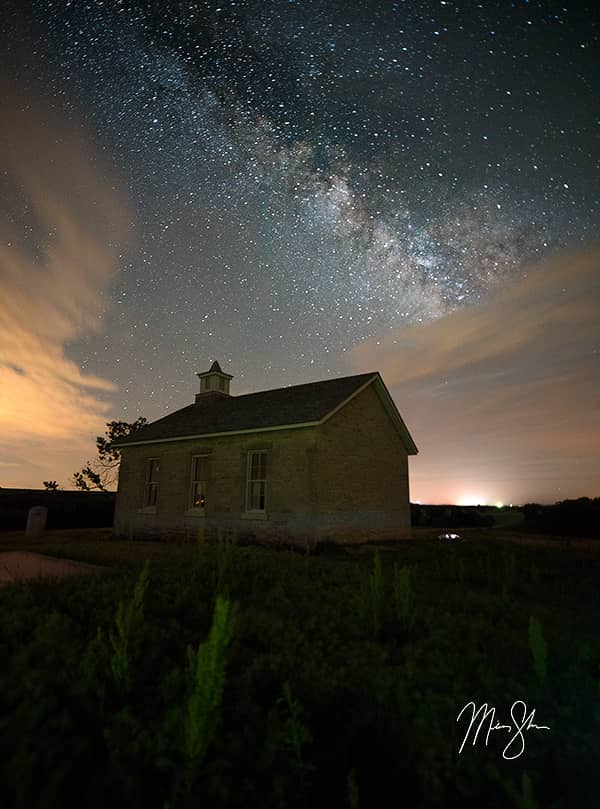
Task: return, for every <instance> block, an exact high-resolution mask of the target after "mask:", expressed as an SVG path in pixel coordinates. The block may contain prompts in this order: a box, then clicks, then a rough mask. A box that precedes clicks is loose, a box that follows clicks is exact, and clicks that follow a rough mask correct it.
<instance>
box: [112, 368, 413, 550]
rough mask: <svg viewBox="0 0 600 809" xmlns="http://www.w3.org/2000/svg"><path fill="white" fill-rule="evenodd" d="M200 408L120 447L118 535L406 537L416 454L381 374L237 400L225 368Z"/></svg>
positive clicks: (204, 388)
mask: <svg viewBox="0 0 600 809" xmlns="http://www.w3.org/2000/svg"><path fill="white" fill-rule="evenodd" d="M197 376H198V377H199V379H200V392H199V393H198V394H197V395H196V398H195V402H194V403H193V404H190V405H188V406H187V407H184V408H182V409H181V410H177V411H175V412H174V413H171V414H170V415H168V416H165V417H164V418H161V419H159V420H158V421H155V422H153V423H152V424H148V425H146V426H144V427H142V428H140V429H139V430H137V431H136V432H135V433H133V434H131V435H130V436H128V437H127V438H125V439H121V440H120V441H119V442H117V443H115V445H114V446H115V447H118V448H119V450H120V451H121V467H120V473H119V488H118V493H117V503H116V510H115V526H114V530H115V534H116V536H119V537H138V538H139V537H144V538H162V539H170V538H181V539H193V540H196V539H207V540H211V539H215V538H216V537H217V536H219V535H223V534H225V535H229V536H230V537H234V538H236V539H237V540H238V541H258V542H274V543H275V542H278V541H280V542H291V543H299V544H302V545H307V546H312V545H314V544H316V543H318V542H323V541H333V542H363V541H369V540H381V539H400V538H405V537H407V536H409V533H410V503H409V493H408V456H409V455H415V454H416V453H417V448H416V446H415V444H414V442H413V440H412V438H411V436H410V434H409V432H408V430H407V428H406V425H405V424H404V421H403V420H402V417H401V416H400V414H399V412H398V410H397V408H396V406H395V404H394V402H393V400H392V398H391V396H390V394H389V393H388V391H387V388H386V387H385V385H384V383H383V380H382V379H381V376H380V375H379V373H377V372H374V373H367V374H359V375H356V376H348V377H343V378H339V379H328V380H325V381H322V382H311V383H308V384H305V385H294V386H292V387H286V388H278V389H276V390H267V391H262V392H259V393H250V394H246V395H243V396H232V395H230V393H229V384H230V381H231V379H232V378H233V377H232V376H231V375H230V374H226V373H224V372H223V371H222V370H221V368H220V366H219V364H218V362H214V363H213V364H212V366H211V368H210V370H208V371H206V372H204V373H199V374H197Z"/></svg>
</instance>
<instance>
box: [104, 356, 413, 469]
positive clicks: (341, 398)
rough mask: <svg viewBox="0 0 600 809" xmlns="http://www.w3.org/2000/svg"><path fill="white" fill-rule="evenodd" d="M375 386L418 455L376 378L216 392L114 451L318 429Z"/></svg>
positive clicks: (373, 375) (150, 426)
mask: <svg viewBox="0 0 600 809" xmlns="http://www.w3.org/2000/svg"><path fill="white" fill-rule="evenodd" d="M373 382H375V383H376V389H377V391H378V393H379V395H380V398H381V399H382V403H383V404H384V407H385V408H386V410H387V411H388V413H389V414H390V416H391V417H392V419H393V421H394V422H395V423H396V426H397V428H398V429H399V431H400V432H401V433H402V435H403V440H404V443H405V445H406V448H407V450H408V452H409V453H410V454H415V453H416V452H417V448H416V447H415V445H414V442H413V440H412V438H411V437H410V434H409V433H408V430H407V429H406V426H405V425H404V422H403V421H402V418H401V416H400V414H399V413H398V411H397V409H396V407H395V405H394V403H393V401H392V399H391V397H390V395H389V393H388V392H387V389H386V387H385V385H384V384H383V381H382V379H381V377H380V376H379V374H378V373H377V372H374V373H369V374H358V375H356V376H346V377H340V378H339V379H327V380H324V381H322V382H309V383H307V384H304V385H293V386H291V387H287V388H276V389H275V390H266V391H260V392H258V393H248V394H245V395H244V396H228V395H226V394H223V393H219V392H216V391H215V392H211V393H205V394H202V395H201V396H199V397H198V399H197V401H196V403H194V404H191V405H188V406H187V407H184V408H182V409H181V410H176V411H175V412H174V413H170V414H169V415H168V416H164V417H163V418H161V419H158V421H154V422H152V424H148V425H146V426H145V427H141V428H140V429H139V430H136V432H135V433H134V434H133V435H131V436H129V437H127V438H123V439H120V440H119V441H116V442H114V444H113V446H114V447H124V446H127V445H134V444H146V443H155V442H162V441H174V440H179V439H182V438H200V437H206V436H213V435H222V434H224V433H233V434H235V433H250V432H265V431H267V430H278V429H290V428H294V427H309V426H316V425H317V424H320V423H322V422H323V421H325V420H326V419H327V418H328V417H329V416H331V415H333V413H334V412H335V411H337V410H339V409H340V408H341V407H342V406H343V405H344V404H346V402H347V401H349V400H350V399H351V398H353V397H354V396H355V395H356V394H357V393H359V392H360V391H361V390H362V389H363V388H365V387H367V385H369V384H371V383H373Z"/></svg>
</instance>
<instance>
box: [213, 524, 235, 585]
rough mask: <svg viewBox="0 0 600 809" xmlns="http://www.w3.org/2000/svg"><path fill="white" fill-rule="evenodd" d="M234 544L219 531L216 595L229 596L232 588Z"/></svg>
mask: <svg viewBox="0 0 600 809" xmlns="http://www.w3.org/2000/svg"><path fill="white" fill-rule="evenodd" d="M232 567H233V542H232V541H228V540H227V538H226V534H225V533H224V532H223V531H222V530H221V529H219V531H218V538H217V546H216V569H215V595H222V596H227V595H228V593H229V590H230V587H231V572H232Z"/></svg>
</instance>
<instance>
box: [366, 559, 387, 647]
mask: <svg viewBox="0 0 600 809" xmlns="http://www.w3.org/2000/svg"><path fill="white" fill-rule="evenodd" d="M369 597H370V600H369V606H370V617H371V628H372V630H373V637H375V638H378V637H379V635H380V634H381V627H382V624H383V608H384V584H383V571H382V568H381V556H380V554H379V551H375V555H374V557H373V572H372V573H371V577H370V579H369Z"/></svg>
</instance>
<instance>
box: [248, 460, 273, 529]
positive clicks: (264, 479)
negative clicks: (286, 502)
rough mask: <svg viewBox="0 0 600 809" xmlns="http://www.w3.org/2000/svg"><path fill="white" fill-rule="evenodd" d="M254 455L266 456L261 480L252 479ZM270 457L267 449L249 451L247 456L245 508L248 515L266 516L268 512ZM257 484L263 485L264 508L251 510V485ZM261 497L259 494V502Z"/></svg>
mask: <svg viewBox="0 0 600 809" xmlns="http://www.w3.org/2000/svg"><path fill="white" fill-rule="evenodd" d="M253 455H263V456H264V470H263V474H264V477H261V478H252V477H251V472H252V456H253ZM268 457H269V452H268V450H266V449H249V450H248V451H247V454H246V495H245V508H246V514H266V512H267V480H268V477H269V476H268ZM255 483H262V500H263V507H262V508H251V495H250V485H251V484H255ZM260 497H261V495H260V494H259V500H260Z"/></svg>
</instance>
